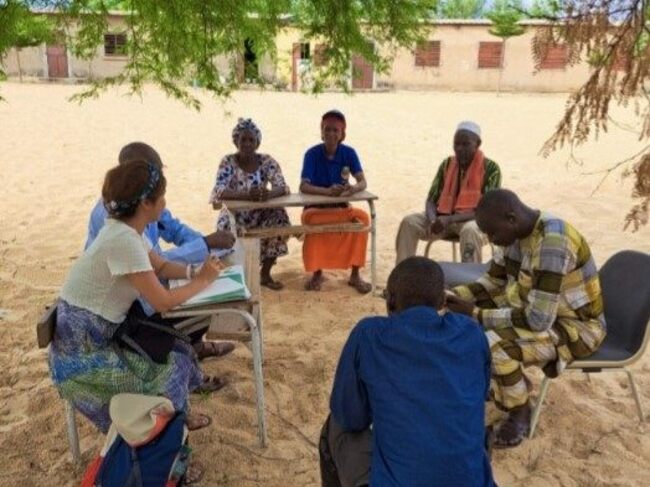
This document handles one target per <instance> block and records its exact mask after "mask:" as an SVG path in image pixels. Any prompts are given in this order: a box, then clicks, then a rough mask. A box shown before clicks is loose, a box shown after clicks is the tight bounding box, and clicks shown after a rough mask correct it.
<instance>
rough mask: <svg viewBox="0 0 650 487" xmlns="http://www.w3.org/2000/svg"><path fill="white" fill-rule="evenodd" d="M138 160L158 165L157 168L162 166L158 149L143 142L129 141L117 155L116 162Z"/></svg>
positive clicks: (125, 162) (122, 162)
mask: <svg viewBox="0 0 650 487" xmlns="http://www.w3.org/2000/svg"><path fill="white" fill-rule="evenodd" d="M139 160H145V161H148V162H151V163H152V164H155V165H156V166H158V168H159V169H162V167H163V163H162V159H161V158H160V154H158V151H156V149H154V148H153V147H151V146H150V145H149V144H145V143H144V142H131V143H129V144H126V145H125V146H124V147H122V150H120V154H119V155H118V156H117V162H118V163H119V164H128V163H129V162H133V161H139Z"/></svg>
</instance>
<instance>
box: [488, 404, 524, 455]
mask: <svg viewBox="0 0 650 487" xmlns="http://www.w3.org/2000/svg"><path fill="white" fill-rule="evenodd" d="M529 432H530V406H526V407H525V408H523V409H522V410H519V411H510V413H509V414H508V417H507V418H506V419H505V420H503V421H502V422H501V424H500V425H499V427H498V428H497V430H496V431H495V432H494V437H493V441H492V446H493V447H494V448H513V447H515V446H518V445H520V444H521V442H523V441H524V440H525V439H526V437H527V436H528V433H529Z"/></svg>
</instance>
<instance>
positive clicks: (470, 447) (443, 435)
mask: <svg viewBox="0 0 650 487" xmlns="http://www.w3.org/2000/svg"><path fill="white" fill-rule="evenodd" d="M386 302H387V308H388V316H386V317H383V316H375V317H370V318H365V319H363V320H361V321H360V322H359V323H358V324H357V325H356V326H355V328H354V329H353V330H352V332H351V333H350V337H349V338H348V341H347V342H346V344H345V346H344V347H343V351H342V353H341V358H340V360H339V364H338V367H337V370H336V376H335V378H334V386H333V390H332V395H331V399H330V411H331V414H330V416H329V418H328V420H327V421H326V423H325V426H324V427H323V431H322V433H321V441H320V445H319V450H320V455H321V477H322V481H323V486H325V487H330V486H332V487H333V486H343V487H359V486H363V485H372V486H404V487H433V486H438V485H445V486H448V485H453V486H493V485H494V481H493V479H492V472H491V468H490V463H489V459H488V454H487V451H486V449H485V423H484V421H485V418H484V415H485V396H486V394H487V391H488V387H489V384H490V351H489V348H488V343H487V339H486V338H485V334H484V333H483V331H482V329H481V327H479V326H477V324H476V322H474V321H473V320H472V319H470V318H468V317H466V316H463V315H460V314H456V313H440V312H439V310H441V309H442V308H443V306H444V291H443V274H442V270H441V268H440V266H439V265H438V264H436V263H435V262H433V261H431V260H429V259H427V258H424V257H410V258H408V259H406V260H404V261H402V262H401V263H400V264H398V265H397V267H395V269H393V271H392V272H391V275H390V277H389V278H388V285H387V299H386Z"/></svg>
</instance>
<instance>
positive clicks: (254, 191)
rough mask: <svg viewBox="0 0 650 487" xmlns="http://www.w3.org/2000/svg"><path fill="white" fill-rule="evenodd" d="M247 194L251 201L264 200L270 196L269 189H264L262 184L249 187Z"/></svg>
mask: <svg viewBox="0 0 650 487" xmlns="http://www.w3.org/2000/svg"><path fill="white" fill-rule="evenodd" d="M248 195H249V196H250V199H251V200H253V201H266V200H268V199H269V197H270V191H269V190H268V189H266V188H265V187H264V186H257V187H254V188H251V190H250V191H249V193H248Z"/></svg>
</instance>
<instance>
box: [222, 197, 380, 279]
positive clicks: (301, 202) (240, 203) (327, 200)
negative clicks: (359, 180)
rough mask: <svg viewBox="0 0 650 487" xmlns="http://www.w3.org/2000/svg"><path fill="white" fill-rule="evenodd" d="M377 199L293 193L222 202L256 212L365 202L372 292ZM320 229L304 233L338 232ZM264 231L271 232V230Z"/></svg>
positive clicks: (375, 248)
mask: <svg viewBox="0 0 650 487" xmlns="http://www.w3.org/2000/svg"><path fill="white" fill-rule="evenodd" d="M377 199H378V198H377V196H375V195H374V194H372V193H370V192H368V191H361V192H359V193H355V194H353V195H352V196H320V195H315V194H303V193H293V194H289V195H286V196H280V197H279V198H273V199H270V200H268V201H249V200H224V201H223V205H224V206H225V207H226V208H228V209H229V210H257V209H261V208H291V207H305V206H310V205H328V204H334V203H353V202H355V201H365V202H366V203H368V208H369V210H370V281H371V284H372V291H373V292H374V291H375V289H376V287H377V221H376V220H377V214H376V212H375V203H374V202H375V200H377ZM321 227H322V228H321V229H320V230H316V229H315V230H314V231H310V230H305V233H323V232H337V231H340V230H337V229H336V227H331V228H325V227H326V226H325V225H322V226H321ZM281 228H282V227H279V228H278V232H277V234H278V235H283V232H282V230H281ZM265 230H269V231H271V232H272V229H265ZM351 231H365V229H363V228H359V229H351ZM269 236H270V235H269Z"/></svg>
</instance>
